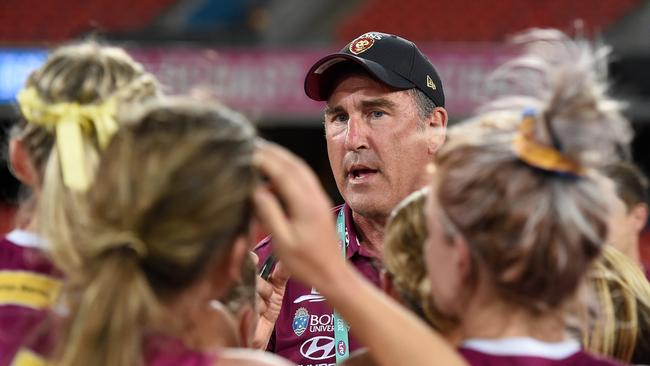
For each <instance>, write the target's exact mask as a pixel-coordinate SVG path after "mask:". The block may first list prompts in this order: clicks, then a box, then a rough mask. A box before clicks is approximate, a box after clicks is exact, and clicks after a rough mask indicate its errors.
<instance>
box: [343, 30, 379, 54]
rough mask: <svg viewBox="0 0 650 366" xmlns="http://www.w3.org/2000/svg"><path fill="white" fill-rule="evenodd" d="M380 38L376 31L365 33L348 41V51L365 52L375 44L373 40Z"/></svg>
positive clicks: (354, 52)
mask: <svg viewBox="0 0 650 366" xmlns="http://www.w3.org/2000/svg"><path fill="white" fill-rule="evenodd" d="M380 39H381V35H379V34H377V33H366V34H364V35H362V36H360V37H358V38H357V39H355V40H354V41H352V42H350V47H349V49H350V52H352V53H353V54H355V55H358V54H360V53H362V52H366V51H368V50H369V49H370V47H372V45H374V44H375V41H378V40H380Z"/></svg>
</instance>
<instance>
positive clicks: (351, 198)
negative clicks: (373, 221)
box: [345, 193, 392, 218]
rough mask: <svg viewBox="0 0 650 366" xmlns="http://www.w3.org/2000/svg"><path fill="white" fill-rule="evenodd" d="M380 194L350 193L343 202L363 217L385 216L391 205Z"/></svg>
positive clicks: (388, 212)
mask: <svg viewBox="0 0 650 366" xmlns="http://www.w3.org/2000/svg"><path fill="white" fill-rule="evenodd" d="M382 198H385V197H383V196H382V195H381V194H358V193H357V194H351V195H348V197H347V198H346V200H345V202H346V203H347V204H348V206H350V208H351V209H352V211H353V212H355V213H356V214H359V215H361V216H363V217H368V218H371V217H387V216H388V215H389V214H390V211H391V210H392V207H388V206H389V205H387V204H385V203H384V202H383V200H382Z"/></svg>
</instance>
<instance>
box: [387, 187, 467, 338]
mask: <svg viewBox="0 0 650 366" xmlns="http://www.w3.org/2000/svg"><path fill="white" fill-rule="evenodd" d="M428 192H429V189H426V188H425V189H421V190H419V191H416V192H413V193H412V194H410V195H409V196H408V197H406V198H405V199H404V200H403V201H402V202H400V203H399V204H398V205H397V206H396V207H395V208H394V209H393V211H392V213H391V216H390V220H389V222H388V224H387V225H386V230H385V234H384V235H385V236H384V242H383V246H384V248H383V254H382V262H383V264H384V267H385V268H386V270H387V271H388V273H389V274H390V276H391V277H392V280H393V284H394V285H395V288H396V290H397V292H398V293H399V295H400V297H401V298H402V300H404V302H405V303H406V305H408V306H409V307H410V308H411V310H413V311H414V312H415V313H416V314H417V315H418V316H420V317H421V318H422V319H424V320H426V321H427V322H428V323H429V324H430V325H431V326H433V327H434V328H436V329H438V330H439V331H442V332H445V331H448V330H450V329H451V328H452V327H453V326H454V325H455V322H454V321H453V320H452V319H449V318H447V317H445V316H444V315H442V314H441V313H440V311H439V310H438V309H437V308H436V307H435V306H434V304H433V299H432V297H431V290H430V284H429V279H428V277H427V271H426V267H425V264H424V254H423V252H424V249H423V246H424V243H425V241H426V239H427V228H426V217H425V215H424V204H425V202H426V197H427V194H428Z"/></svg>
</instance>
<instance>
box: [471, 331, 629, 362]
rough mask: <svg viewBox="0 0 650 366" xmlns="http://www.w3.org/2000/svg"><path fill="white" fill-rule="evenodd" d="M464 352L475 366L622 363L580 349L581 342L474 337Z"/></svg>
mask: <svg viewBox="0 0 650 366" xmlns="http://www.w3.org/2000/svg"><path fill="white" fill-rule="evenodd" d="M460 353H461V354H462V355H463V357H465V360H467V362H468V363H469V364H470V365H472V366H620V365H622V364H620V363H618V362H615V361H612V360H608V359H604V358H599V357H596V356H594V355H591V354H588V353H586V352H584V351H582V350H581V349H580V344H579V343H578V342H577V341H565V342H558V343H547V342H541V341H538V340H535V339H532V338H504V339H470V340H467V341H465V342H463V345H462V346H461V348H460Z"/></svg>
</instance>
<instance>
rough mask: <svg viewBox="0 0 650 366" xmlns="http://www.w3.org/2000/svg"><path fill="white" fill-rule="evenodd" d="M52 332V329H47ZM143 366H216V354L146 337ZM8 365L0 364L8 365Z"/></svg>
mask: <svg viewBox="0 0 650 366" xmlns="http://www.w3.org/2000/svg"><path fill="white" fill-rule="evenodd" d="M49 331H52V329H49ZM48 338H51V337H48ZM23 349H29V350H31V351H32V352H34V353H36V354H37V355H40V356H41V357H44V358H45V356H44V355H46V354H48V353H49V351H44V350H43V349H39V347H36V348H35V347H24V348H23ZM143 358H144V364H145V365H147V366H217V359H218V356H217V354H214V353H213V354H206V353H201V352H198V351H194V350H191V349H189V348H187V347H186V346H185V345H184V344H183V343H182V342H181V341H179V340H177V339H174V338H170V337H166V336H163V335H150V336H148V337H146V339H145V342H144V352H143ZM9 364H10V363H8V362H7V363H0V365H2V366H4V365H9Z"/></svg>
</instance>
